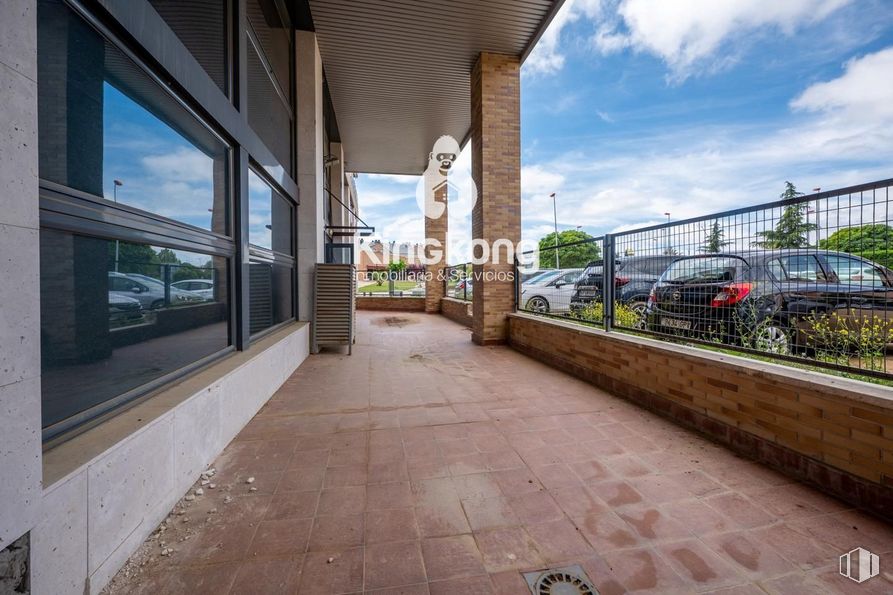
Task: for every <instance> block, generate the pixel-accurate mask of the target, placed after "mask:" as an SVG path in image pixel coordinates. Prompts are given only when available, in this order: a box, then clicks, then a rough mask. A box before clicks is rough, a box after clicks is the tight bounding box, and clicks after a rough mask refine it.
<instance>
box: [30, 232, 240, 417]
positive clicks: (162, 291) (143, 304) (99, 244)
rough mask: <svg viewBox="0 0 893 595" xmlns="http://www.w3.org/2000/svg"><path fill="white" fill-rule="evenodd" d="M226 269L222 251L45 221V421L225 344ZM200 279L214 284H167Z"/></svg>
mask: <svg viewBox="0 0 893 595" xmlns="http://www.w3.org/2000/svg"><path fill="white" fill-rule="evenodd" d="M226 270H227V261H226V259H224V258H220V257H212V256H208V255H205V254H198V253H195V252H184V251H181V250H171V249H169V248H158V247H155V246H148V245H145V244H130V243H126V242H116V241H114V240H104V239H99V238H94V237H87V236H81V235H73V234H70V233H67V232H60V231H53V230H49V229H42V230H41V232H40V273H41V275H40V315H41V320H40V325H41V354H42V359H43V361H42V377H41V385H42V392H43V425H44V427H47V426H51V425H53V424H56V423H58V422H61V421H63V420H66V419H68V418H71V417H72V416H75V415H77V414H78V413H82V412H85V411H87V410H89V409H91V408H93V407H96V406H97V405H101V404H103V403H108V402H109V401H110V400H111V399H114V398H115V397H118V396H119V395H122V394H124V393H126V392H128V391H131V390H133V389H137V388H139V387H140V386H143V385H145V384H146V383H148V382H151V381H152V380H155V379H157V378H160V377H162V376H164V375H166V374H169V373H171V372H174V371H176V370H178V369H181V368H183V367H184V366H187V365H188V364H191V363H193V362H195V361H197V360H199V359H202V358H204V357H206V356H209V355H211V354H214V353H216V352H218V351H220V350H221V349H224V348H225V347H227V346H228V345H229V344H230V340H229V325H228V318H229V314H228V313H229V301H230V297H229V283H228V279H227V273H226ZM198 279H201V280H207V281H210V282H211V283H212V284H213V286H212V287H213V289H212V291H210V292H202V293H196V292H190V291H185V290H181V289H178V288H176V287H172V286H171V284H172V283H174V282H177V281H190V280H198ZM94 412H95V410H94Z"/></svg>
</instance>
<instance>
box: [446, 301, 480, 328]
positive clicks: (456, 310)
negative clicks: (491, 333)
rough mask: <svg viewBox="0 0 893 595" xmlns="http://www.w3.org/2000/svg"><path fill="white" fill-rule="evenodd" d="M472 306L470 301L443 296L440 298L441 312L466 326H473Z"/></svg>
mask: <svg viewBox="0 0 893 595" xmlns="http://www.w3.org/2000/svg"><path fill="white" fill-rule="evenodd" d="M471 310H472V306H471V302H470V301H465V300H457V299H456V298H447V297H445V298H442V299H441V300H440V313H441V314H443V315H444V316H446V317H447V318H449V319H450V320H452V321H453V322H458V323H459V324H462V325H464V326H467V327H469V328H471V325H472V319H473V317H472V314H471Z"/></svg>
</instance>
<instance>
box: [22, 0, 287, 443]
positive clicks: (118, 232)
mask: <svg viewBox="0 0 893 595" xmlns="http://www.w3.org/2000/svg"><path fill="white" fill-rule="evenodd" d="M245 2H246V0H228V1H227V19H226V25H227V30H226V36H227V38H226V46H227V47H226V55H227V65H226V72H227V76H228V84H227V89H226V91H225V92H224V91H223V90H221V89H220V87H219V86H218V85H217V84H216V83H215V82H214V81H213V80H212V79H211V78H210V76H209V75H208V74H207V73H206V72H205V71H204V69H203V68H202V67H201V66H200V65H199V64H198V62H196V61H195V59H194V58H193V57H192V55H191V54H190V53H189V52H188V50H186V49H185V46H183V45H182V42H181V41H180V40H179V38H178V37H177V36H176V33H174V32H173V31H172V30H171V29H170V27H169V26H168V25H167V23H165V22H164V20H163V19H162V18H161V16H160V15H158V13H157V12H156V11H155V10H154V8H152V6H151V5H150V4H149V2H148V0H128V2H110V1H107V0H99V1H98V2H97V3H96V4H93V3H88V2H86V1H85V0H62V3H63V4H64V5H65V6H66V7H67V8H69V9H70V10H71V11H72V13H73V16H74V17H75V18H81V19H83V20H84V21H85V22H86V23H87V24H88V25H89V26H90V27H92V28H93V29H94V30H95V31H96V32H97V34H98V35H99V36H101V37H102V38H104V40H106V42H107V43H109V44H110V45H111V46H113V47H115V48H116V49H117V50H118V51H120V52H121V53H122V54H123V55H124V56H126V57H127V58H128V59H130V60H131V61H132V62H133V63H134V64H135V65H136V66H137V67H138V69H139V70H140V71H141V72H142V73H143V74H145V75H146V76H148V77H149V78H150V79H152V80H153V81H154V82H155V83H156V84H157V85H158V86H159V87H160V88H162V89H164V91H165V92H167V93H168V94H169V95H170V96H171V97H172V98H173V99H174V100H175V101H176V102H177V103H178V104H179V105H180V106H182V107H183V108H184V109H185V110H186V111H187V112H188V113H189V115H190V116H192V117H194V118H195V119H196V120H197V121H198V122H199V123H201V124H202V125H203V126H205V127H206V128H208V130H210V131H211V132H212V133H213V134H214V136H216V137H217V138H219V139H220V140H221V141H222V142H223V143H224V144H226V145H227V147H228V149H227V156H226V159H227V173H226V183H227V189H226V201H227V204H226V207H227V215H226V220H227V227H226V229H227V233H228V234H229V235H223V234H220V233H215V232H212V231H210V230H206V229H201V228H198V227H195V226H192V225H189V224H187V223H183V222H179V221H175V220H172V219H168V218H165V217H163V216H161V215H158V214H155V213H151V212H147V211H143V210H140V209H138V208H135V207H131V206H128V205H125V204H122V203H115V202H112V201H108V200H106V199H105V198H104V197H101V196H96V195H93V194H90V193H86V192H81V191H79V190H75V189H72V188H68V187H66V186H63V185H60V184H56V183H54V182H51V181H48V180H44V179H41V180H40V181H39V196H38V200H39V205H40V226H41V228H47V229H53V230H59V231H65V232H70V233H74V234H78V235H86V236H92V237H97V238H101V239H105V240H122V241H128V242H134V243H145V244H151V245H154V246H159V247H166V248H172V249H176V250H186V251H194V252H199V253H202V254H207V255H209V256H221V257H225V258H227V259H228V260H227V262H228V266H227V267H226V271H225V273H226V278H227V282H228V284H229V287H230V295H231V298H230V303H229V312H228V332H229V343H230V345H229V346H228V347H226V348H224V349H222V350H220V351H219V352H216V353H214V354H211V355H208V356H206V357H203V358H201V359H199V360H197V361H195V362H193V363H191V364H188V365H186V366H184V367H182V368H180V369H178V370H175V371H173V372H171V373H168V374H165V375H163V376H161V377H159V378H156V379H154V380H152V381H150V382H147V383H145V384H143V385H141V386H139V387H136V388H134V389H132V390H129V391H126V392H125V393H122V394H120V395H117V396H116V397H114V398H112V399H110V400H108V401H105V402H103V403H101V404H99V405H96V406H94V407H92V408H90V409H88V410H87V411H84V412H81V413H79V414H76V415H74V416H72V417H70V418H67V419H65V420H63V421H61V422H58V423H56V424H54V425H52V426H48V427H47V428H44V430H43V436H44V441H45V442H49V441H52V442H53V443H55V442H57V441H62V440H67V439H68V438H69V437H70V436H72V435H74V434H76V433H80V432H82V431H85V430H86V429H89V428H90V427H93V426H95V425H97V424H99V423H101V422H102V421H104V420H105V419H107V418H109V417H111V416H113V415H116V414H117V413H118V412H120V410H121V408H122V407H123V406H124V405H128V406H132V405H133V404H136V403H138V402H141V401H142V400H145V399H147V398H150V397H151V396H152V395H154V394H155V393H157V392H158V391H159V390H161V389H163V388H164V387H166V386H168V385H169V384H170V383H172V382H175V381H178V380H180V379H182V378H183V377H185V376H187V375H190V374H192V373H194V372H196V371H197V370H200V369H202V368H204V367H206V366H207V365H209V364H211V363H213V362H215V361H218V360H219V359H221V358H223V357H225V356H227V355H229V354H231V353H233V352H234V351H236V350H244V349H247V348H248V347H249V346H250V344H251V342H252V341H254V340H257V339H259V338H261V337H263V336H265V335H267V334H270V333H273V332H275V331H277V330H278V329H280V328H282V327H283V326H286V325H288V324H290V323H292V322H293V321H294V320H296V319H297V318H298V316H299V312H298V305H297V299H298V275H297V258H296V256H297V233H298V225H297V205H298V204H299V197H298V188H297V183H296V182H295V176H294V172H296V171H297V170H296V167H297V151H296V137H295V131H294V130H290V131H289V137H290V142H291V147H292V151H291V159H290V161H291V163H289V164H287V165H288V167H286V164H282V163H281V162H280V161H279V160H278V159H277V158H276V157H275V156H274V155H273V153H272V151H271V150H270V149H269V148H268V147H267V146H266V145H265V144H264V142H263V141H262V140H261V139H260V137H259V136H258V135H257V133H256V132H255V131H254V130H252V129H251V127H250V125H249V124H248V121H247V117H246V113H245V111H244V110H245V109H246V104H245V101H244V98H245V86H246V78H247V72H246V69H245V56H246V55H247V51H252V50H251V48H249V47H248V46H247V43H246V39H247V38H246V35H247V28H246V27H245V25H247V24H248V23H247V19H246V18H245ZM156 19H157V20H156ZM147 22H148V23H149V24H151V25H152V26H151V27H147V26H146V25H147ZM290 34H291V39H292V47H294V43H295V42H294V30H293V28H292V29H290ZM259 54H260V55H261V56H263V53H262V51H261V52H259ZM264 58H265V56H264ZM290 62H291V68H292V76H291V88H290V89H288V93H289V94H290V100H289V103H288V105H287V107H288V110H289V113H290V114H291V117H292V119H294V113H295V97H296V91H295V88H296V87H295V84H296V83H295V79H296V77H295V76H294V72H293V69H294V64H295V62H294V56H290ZM198 71H200V72H198ZM240 110H241V111H240ZM264 163H266V164H267V165H263V164H264ZM270 164H273V165H270ZM249 167H251V168H252V169H253V170H254V172H255V173H257V174H259V175H260V176H261V177H262V178H263V179H264V180H265V181H266V182H268V183H270V184H271V186H273V188H274V189H275V190H276V191H277V192H278V193H279V194H281V195H282V196H283V197H284V198H285V199H286V200H288V201H289V203H290V204H291V206H292V208H293V213H294V217H292V221H291V225H292V230H293V231H292V243H293V254H294V256H286V255H282V254H278V253H272V254H265V253H264V250H262V249H258V248H256V247H254V246H249V245H248V243H247V233H248V228H247V217H246V215H247V213H246V212H245V208H246V207H247V202H248V195H247V183H246V182H247V176H248V174H247V172H248V168H249ZM289 172H292V173H289ZM250 259H257V260H258V261H266V262H271V263H275V264H277V265H283V264H285V265H290V267H291V269H292V271H293V272H292V276H293V283H292V284H291V289H292V317H291V319H289V320H287V321H284V322H282V323H279V324H276V325H274V326H272V327H270V328H268V329H265V330H264V331H261V332H259V333H257V334H255V335H251V336H249V335H248V333H247V332H246V331H247V326H248V322H247V310H248V307H249V304H248V287H247V284H248V267H247V262H248V261H249V260H250ZM243 262H244V263H245V264H244V265H243V264H242V263H243Z"/></svg>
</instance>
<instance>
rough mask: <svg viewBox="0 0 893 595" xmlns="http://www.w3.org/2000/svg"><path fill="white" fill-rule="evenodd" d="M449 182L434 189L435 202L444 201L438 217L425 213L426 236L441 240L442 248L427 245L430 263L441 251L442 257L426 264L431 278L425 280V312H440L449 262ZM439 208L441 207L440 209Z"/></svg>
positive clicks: (427, 257)
mask: <svg viewBox="0 0 893 595" xmlns="http://www.w3.org/2000/svg"><path fill="white" fill-rule="evenodd" d="M447 194H448V193H447V184H443V185H441V186H439V187H438V188H435V189H434V202H435V203H442V204H443V205H444V209H443V211H442V212H440V213H438V216H437V217H431V216H429V215H431V213H426V214H425V238H428V239H431V240H437V241H438V242H440V246H441V247H440V248H439V249H438V248H432V247H431V246H427V245H426V246H425V258H426V260H427V261H428V262H429V263H430V262H431V261H432V259H433V258H434V257H435V256H436V255H437V252H438V251H439V252H440V259H438V260H437V262H436V263H433V264H427V265H425V271H426V272H427V273H429V275H430V279H429V280H427V281H425V312H427V313H429V314H433V313H436V312H440V298H442V297H443V269H444V267H445V266H446V264H447V233H448V232H449V217H448V216H447V211H448V209H449V207H448V205H447ZM438 210H439V209H438Z"/></svg>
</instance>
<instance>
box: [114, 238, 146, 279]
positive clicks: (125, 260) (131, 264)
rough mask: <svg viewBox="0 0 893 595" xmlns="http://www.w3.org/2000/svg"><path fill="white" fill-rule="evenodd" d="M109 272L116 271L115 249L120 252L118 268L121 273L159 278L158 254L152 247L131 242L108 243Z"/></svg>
mask: <svg viewBox="0 0 893 595" xmlns="http://www.w3.org/2000/svg"><path fill="white" fill-rule="evenodd" d="M108 247H109V270H112V271H113V270H115V249H116V247H117V251H118V267H117V270H118V271H119V272H121V273H138V274H140V275H148V276H150V277H158V254H157V253H156V252H155V250H153V249H152V247H151V246H146V245H145V244H131V243H129V242H117V243H116V242H114V241H110V242H108Z"/></svg>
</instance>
